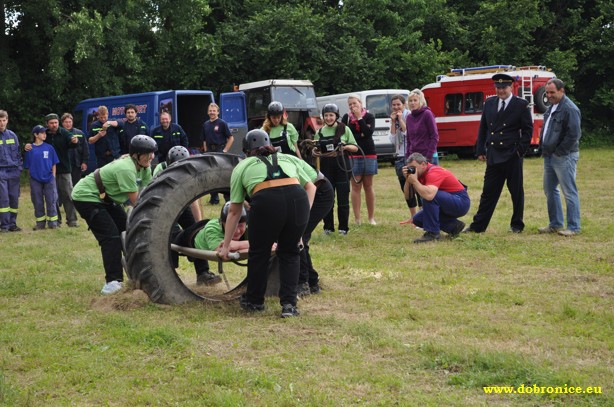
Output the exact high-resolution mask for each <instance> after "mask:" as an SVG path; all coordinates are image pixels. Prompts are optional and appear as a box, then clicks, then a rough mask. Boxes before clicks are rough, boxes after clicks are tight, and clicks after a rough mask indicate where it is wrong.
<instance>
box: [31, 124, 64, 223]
mask: <svg viewBox="0 0 614 407" xmlns="http://www.w3.org/2000/svg"><path fill="white" fill-rule="evenodd" d="M45 130H46V129H45V128H44V127H43V126H36V127H34V128H33V129H32V141H33V144H32V150H30V151H27V152H26V160H25V165H24V167H25V168H27V169H29V170H30V196H31V197H32V204H33V205H34V216H35V217H36V226H34V230H42V229H45V223H46V224H47V226H48V227H49V229H55V228H57V227H58V209H57V205H56V203H57V200H58V195H57V190H56V186H55V165H56V164H57V163H58V162H60V160H59V159H58V155H57V154H56V152H55V150H54V148H53V146H52V145H51V144H47V143H45V142H44V141H45V139H46V138H47V133H46V132H45ZM45 205H46V206H47V215H46V216H45Z"/></svg>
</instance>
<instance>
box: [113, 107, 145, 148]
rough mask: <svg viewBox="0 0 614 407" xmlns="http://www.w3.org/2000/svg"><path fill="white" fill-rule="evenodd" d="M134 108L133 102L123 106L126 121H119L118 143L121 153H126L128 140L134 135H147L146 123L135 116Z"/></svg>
mask: <svg viewBox="0 0 614 407" xmlns="http://www.w3.org/2000/svg"><path fill="white" fill-rule="evenodd" d="M136 110H137V109H136V106H135V105H133V104H127V105H126V107H124V114H125V115H126V121H124V122H123V123H121V122H120V123H119V144H120V146H121V150H122V154H128V150H129V149H130V148H129V147H130V140H132V138H133V137H134V136H138V135H139V134H143V135H145V136H149V128H148V127H147V123H145V122H144V121H143V120H141V119H139V118H138V117H137V111H136Z"/></svg>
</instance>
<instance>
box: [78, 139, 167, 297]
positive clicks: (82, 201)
mask: <svg viewBox="0 0 614 407" xmlns="http://www.w3.org/2000/svg"><path fill="white" fill-rule="evenodd" d="M157 149H158V148H157V146H156V142H155V140H154V139H152V138H151V137H148V136H143V135H139V136H135V137H134V138H133V139H132V140H131V141H130V150H129V151H130V153H129V154H128V155H125V156H123V157H121V158H120V159H118V160H115V161H113V162H111V163H109V164H107V165H105V166H104V167H102V168H100V169H98V170H96V171H94V172H93V173H91V174H89V175H88V176H87V177H85V178H84V179H82V180H81V181H79V182H78V183H77V185H76V186H75V187H74V189H73V191H72V200H73V202H74V205H75V208H76V209H77V212H79V215H81V217H82V218H83V219H84V220H85V222H87V225H88V226H89V229H90V230H91V231H92V233H93V234H94V236H95V237H96V240H98V244H99V245H100V251H101V252H102V262H103V264H104V270H105V280H106V283H105V285H104V287H103V288H102V291H101V293H102V294H113V293H115V292H117V291H119V290H121V288H122V281H123V280H124V272H123V268H122V261H121V258H122V243H121V238H120V235H121V233H122V232H123V231H124V230H126V211H125V210H124V207H123V206H122V204H123V203H124V202H126V201H127V200H130V202H131V203H132V204H133V205H134V204H135V203H136V199H137V197H138V193H139V184H138V182H137V180H138V179H140V181H141V185H140V186H141V187H145V186H146V185H147V184H148V183H149V181H150V180H151V170H150V169H149V167H150V165H151V161H152V160H153V158H154V153H155V152H156V151H157Z"/></svg>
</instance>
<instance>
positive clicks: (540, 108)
mask: <svg viewBox="0 0 614 407" xmlns="http://www.w3.org/2000/svg"><path fill="white" fill-rule="evenodd" d="M534 98H535V110H537V112H538V113H546V110H548V107H549V106H550V102H548V98H547V97H546V87H545V86H540V87H539V88H538V89H537V91H535V97H534Z"/></svg>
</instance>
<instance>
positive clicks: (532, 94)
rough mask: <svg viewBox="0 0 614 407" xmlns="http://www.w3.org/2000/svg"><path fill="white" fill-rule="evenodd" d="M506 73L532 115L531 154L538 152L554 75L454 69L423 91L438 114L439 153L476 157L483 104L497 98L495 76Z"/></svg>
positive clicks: (536, 69) (504, 68) (525, 69)
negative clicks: (549, 90)
mask: <svg viewBox="0 0 614 407" xmlns="http://www.w3.org/2000/svg"><path fill="white" fill-rule="evenodd" d="M500 72H502V73H506V74H507V75H510V76H512V77H514V78H516V82H514V84H513V87H512V92H513V94H514V95H517V96H519V97H522V98H525V99H526V100H527V101H528V102H529V104H530V107H531V111H532V115H533V139H532V140H531V147H532V152H533V153H535V152H536V151H537V147H538V144H539V133H540V132H541V128H542V125H543V123H544V117H543V114H544V112H545V111H546V109H547V108H548V105H549V103H548V99H547V98H546V93H545V85H546V82H547V81H548V80H549V79H551V78H554V77H555V75H554V73H552V72H551V71H550V70H549V69H546V67H544V66H522V67H518V68H517V67H515V66H512V65H493V66H479V67H472V68H460V69H451V70H450V73H448V74H447V75H439V76H438V77H437V82H435V83H431V84H428V85H426V86H424V87H423V88H422V91H423V92H424V97H425V98H426V101H427V104H428V106H429V107H430V108H431V110H432V111H433V113H434V114H435V117H436V119H435V120H436V121H437V129H438V130H439V145H438V151H440V152H441V153H443V154H457V155H458V156H459V157H461V158H470V157H473V155H474V152H475V144H476V140H477V136H478V129H479V127H480V118H481V117H482V109H483V106H484V101H485V100H486V98H488V97H490V96H495V88H494V86H493V81H492V79H491V78H492V76H493V75H494V74H495V73H500Z"/></svg>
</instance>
